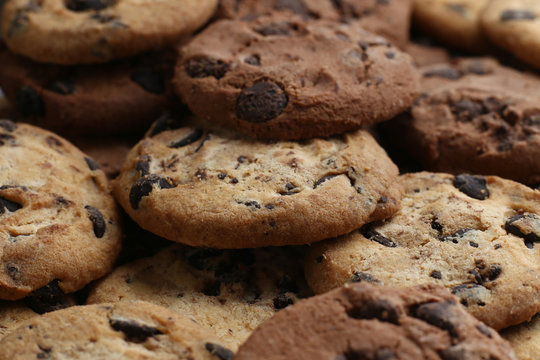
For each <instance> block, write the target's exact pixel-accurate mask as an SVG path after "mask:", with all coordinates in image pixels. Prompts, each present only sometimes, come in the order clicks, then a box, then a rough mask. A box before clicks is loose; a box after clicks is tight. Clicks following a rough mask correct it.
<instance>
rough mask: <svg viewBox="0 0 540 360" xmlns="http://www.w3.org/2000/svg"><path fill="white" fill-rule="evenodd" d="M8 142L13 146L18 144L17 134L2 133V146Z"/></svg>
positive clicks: (0, 142)
mask: <svg viewBox="0 0 540 360" xmlns="http://www.w3.org/2000/svg"><path fill="white" fill-rule="evenodd" d="M6 144H8V145H12V146H15V145H17V141H16V140H15V136H13V135H11V134H0V146H3V145H6Z"/></svg>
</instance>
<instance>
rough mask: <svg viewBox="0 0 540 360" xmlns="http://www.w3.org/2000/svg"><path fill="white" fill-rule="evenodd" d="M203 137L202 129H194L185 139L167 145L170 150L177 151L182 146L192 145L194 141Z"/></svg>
mask: <svg viewBox="0 0 540 360" xmlns="http://www.w3.org/2000/svg"><path fill="white" fill-rule="evenodd" d="M202 136H203V131H202V129H194V130H193V132H192V133H190V134H189V135H187V136H186V137H184V138H182V139H180V140H177V141H175V142H173V143H172V144H170V145H169V147H170V148H173V149H178V148H181V147H184V146H188V145H191V144H193V143H194V142H195V141H197V140H199V139H200V138H201V137H202Z"/></svg>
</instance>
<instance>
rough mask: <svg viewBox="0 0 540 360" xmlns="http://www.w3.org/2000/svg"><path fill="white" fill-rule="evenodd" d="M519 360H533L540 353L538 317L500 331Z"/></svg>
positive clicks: (539, 324)
mask: <svg viewBox="0 0 540 360" xmlns="http://www.w3.org/2000/svg"><path fill="white" fill-rule="evenodd" d="M501 336H502V337H503V338H504V339H506V340H507V341H508V342H509V343H510V345H512V348H514V351H515V353H516V355H517V356H518V359H520V360H534V359H536V358H537V357H538V354H539V353H540V315H536V316H535V317H533V318H532V319H531V321H529V322H526V323H523V324H520V325H516V326H513V327H511V328H508V329H504V330H503V331H501Z"/></svg>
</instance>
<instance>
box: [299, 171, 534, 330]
mask: <svg viewBox="0 0 540 360" xmlns="http://www.w3.org/2000/svg"><path fill="white" fill-rule="evenodd" d="M399 183H400V184H401V185H402V186H403V188H404V192H403V200H402V203H401V209H400V210H399V211H398V212H397V213H396V214H395V215H394V216H393V217H391V218H390V219H388V220H386V221H384V222H378V223H373V224H370V225H368V226H365V227H363V228H361V229H360V230H359V231H355V232H353V233H351V234H349V235H347V236H344V237H341V238H339V239H336V240H331V241H326V242H322V243H320V244H315V245H314V246H313V248H312V249H311V251H310V252H309V254H308V256H307V259H306V277H307V280H308V283H309V285H310V286H311V288H312V289H313V290H314V291H315V292H316V293H321V292H325V291H328V290H330V289H332V288H335V287H339V286H341V285H342V284H345V283H347V282H351V281H352V282H356V281H360V282H362V281H363V282H372V283H384V284H386V285H394V286H400V287H404V286H412V285H417V284H423V283H430V282H431V283H437V284H441V285H444V286H446V287H448V288H450V289H451V290H452V292H453V293H454V294H455V295H457V296H458V297H460V298H461V302H462V303H463V304H464V305H465V306H466V307H467V309H468V310H469V311H470V312H471V313H472V314H473V315H474V316H476V317H477V318H478V319H480V320H482V321H483V322H485V323H486V324H487V325H489V326H492V327H493V328H495V329H502V328H505V327H508V326H511V325H515V324H519V323H520V322H523V321H526V320H529V319H530V318H531V317H532V316H533V315H534V314H536V313H537V312H539V311H540V296H539V295H540V262H539V260H540V246H538V244H537V242H538V241H540V192H538V191H535V190H532V189H530V188H528V187H526V186H524V185H521V184H518V183H515V182H513V181H510V180H504V179H501V178H498V177H494V176H488V177H483V176H473V175H458V176H455V177H454V176H452V175H446V174H433V173H426V172H424V173H416V174H406V175H402V176H401V177H400V180H399Z"/></svg>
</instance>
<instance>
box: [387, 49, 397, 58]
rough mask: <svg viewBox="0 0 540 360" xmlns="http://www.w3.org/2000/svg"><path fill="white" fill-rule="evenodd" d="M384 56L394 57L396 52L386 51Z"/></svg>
mask: <svg viewBox="0 0 540 360" xmlns="http://www.w3.org/2000/svg"><path fill="white" fill-rule="evenodd" d="M384 56H386V57H387V58H388V59H394V58H395V57H396V53H395V52H393V51H387V52H385V53H384Z"/></svg>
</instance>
